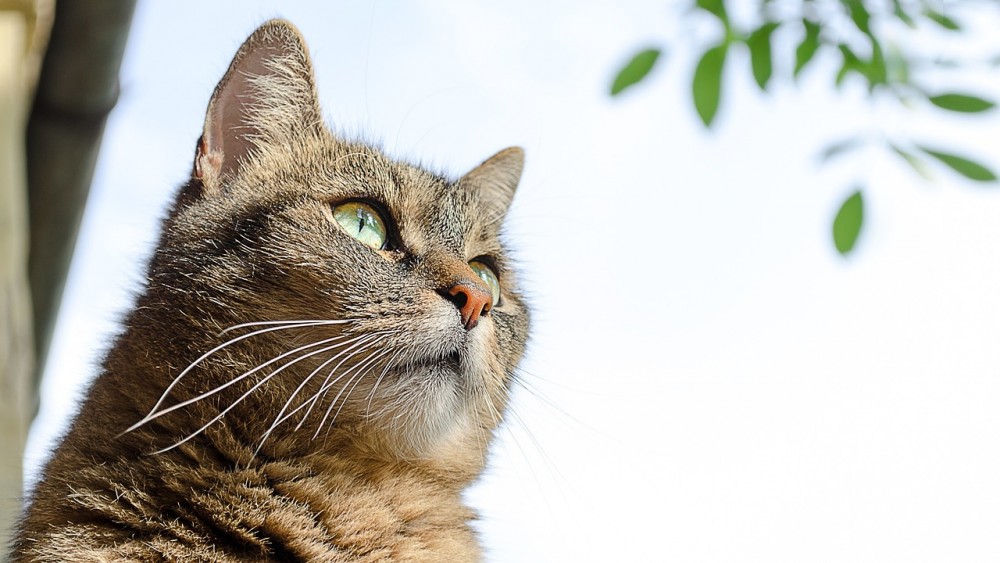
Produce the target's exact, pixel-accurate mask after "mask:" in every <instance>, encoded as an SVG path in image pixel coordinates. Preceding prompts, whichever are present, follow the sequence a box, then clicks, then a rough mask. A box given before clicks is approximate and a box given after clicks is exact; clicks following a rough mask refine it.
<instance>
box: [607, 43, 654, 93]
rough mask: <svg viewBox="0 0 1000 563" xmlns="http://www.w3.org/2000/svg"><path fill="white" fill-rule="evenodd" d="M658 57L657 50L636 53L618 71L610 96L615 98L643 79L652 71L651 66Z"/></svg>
mask: <svg viewBox="0 0 1000 563" xmlns="http://www.w3.org/2000/svg"><path fill="white" fill-rule="evenodd" d="M659 57H660V50H659V49H646V50H643V51H639V52H638V53H636V55H635V56H634V57H632V60H630V61H629V62H628V64H626V65H625V66H624V67H622V69H621V70H620V71H618V76H616V77H615V81H614V82H613V83H612V84H611V95H612V96H617V95H618V94H620V93H621V92H622V90H625V89H626V88H628V87H629V86H632V85H634V84H636V83H637V82H639V81H640V80H642V79H643V78H645V77H646V75H647V74H649V71H651V70H653V65H655V64H656V60H657V59H658V58H659Z"/></svg>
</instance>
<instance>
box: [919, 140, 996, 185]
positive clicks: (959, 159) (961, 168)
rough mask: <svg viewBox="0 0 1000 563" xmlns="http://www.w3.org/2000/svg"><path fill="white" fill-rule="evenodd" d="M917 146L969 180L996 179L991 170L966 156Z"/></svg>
mask: <svg viewBox="0 0 1000 563" xmlns="http://www.w3.org/2000/svg"><path fill="white" fill-rule="evenodd" d="M917 148H918V149H920V150H921V151H923V152H925V153H927V154H928V155H930V156H933V157H934V158H936V159H938V160H939V161H940V162H941V163H942V164H944V165H946V166H947V167H949V168H951V169H952V170H954V171H955V172H958V173H959V174H961V175H962V176H965V177H966V178H968V179H970V180H975V181H977V182H995V181H996V180H997V175H996V174H994V173H993V171H992V170H990V169H989V168H987V167H985V166H983V165H982V164H979V163H978V162H973V161H971V160H969V159H968V158H966V157H963V156H958V155H955V154H951V153H946V152H941V151H938V150H934V149H929V148H927V147H923V146H917Z"/></svg>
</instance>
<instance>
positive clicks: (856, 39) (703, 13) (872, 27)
mask: <svg viewBox="0 0 1000 563" xmlns="http://www.w3.org/2000/svg"><path fill="white" fill-rule="evenodd" d="M732 4H734V3H733V2H730V3H729V4H727V3H726V2H725V0H695V2H694V3H693V4H691V5H690V7H689V9H688V10H687V11H686V12H685V16H684V17H686V18H689V19H691V20H697V19H701V18H709V19H712V20H714V21H715V22H716V25H715V27H716V28H717V31H716V32H715V37H714V38H713V39H712V40H710V41H709V42H708V43H707V44H706V45H703V46H702V48H701V53H700V55H698V57H697V64H696V65H695V68H694V73H693V76H692V79H691V98H692V101H693V104H694V109H695V111H696V112H697V115H698V117H699V118H700V120H701V122H702V123H703V124H704V125H705V127H712V126H713V124H714V123H715V121H716V116H717V115H718V110H719V106H720V103H721V102H722V99H723V93H724V84H723V82H724V72H723V71H724V69H725V66H726V61H727V59H729V56H728V55H729V54H730V53H731V52H732V51H733V50H735V49H746V50H747V51H748V53H749V61H750V69H749V70H750V72H751V73H752V75H753V79H754V82H755V83H756V84H757V86H758V87H759V88H760V90H761V91H763V92H767V90H768V87H769V85H770V84H771V82H772V79H774V77H775V64H774V60H775V57H776V56H777V55H778V54H777V53H775V52H774V47H775V45H780V43H778V42H776V41H774V37H775V35H776V34H778V33H789V34H793V35H794V36H795V37H796V41H794V42H792V43H786V44H788V45H793V46H794V53H789V55H790V56H791V57H792V58H793V60H794V65H793V66H792V67H791V69H790V73H789V74H790V76H786V77H784V78H786V79H790V80H791V81H793V82H795V81H797V80H798V79H799V77H800V75H801V74H802V73H803V71H804V70H805V69H806V68H808V67H809V66H810V64H811V63H812V62H813V61H815V60H816V59H817V58H819V56H822V55H825V54H826V53H832V54H833V55H834V56H835V57H837V58H839V64H838V65H836V66H835V67H834V74H833V76H832V77H829V76H828V77H826V79H827V80H830V81H831V82H832V84H833V86H834V87H835V88H836V89H837V90H838V91H842V90H843V89H844V87H845V84H846V83H848V82H849V81H851V80H858V81H860V82H861V83H862V84H864V86H865V88H866V90H867V96H868V99H869V102H870V103H871V104H873V105H875V104H884V103H890V104H896V105H899V106H902V107H906V108H911V109H913V110H915V111H922V110H925V109H933V110H939V111H944V112H952V113H956V114H977V113H981V112H986V111H991V110H993V109H994V108H995V107H996V102H995V101H993V100H992V99H989V98H988V97H987V96H984V95H982V94H980V93H976V92H964V91H930V90H928V89H927V88H925V87H924V86H922V81H921V77H922V75H924V74H926V73H928V72H929V71H932V70H936V71H941V70H944V71H947V70H961V69H965V68H968V67H971V66H975V65H986V66H987V67H989V68H995V67H997V66H1000V56H997V55H993V56H985V57H982V58H980V59H976V60H973V59H954V58H943V57H936V58H931V59H927V58H925V57H921V56H919V55H915V54H913V53H912V52H911V51H912V47H913V46H914V45H916V44H917V43H918V42H919V40H920V36H921V35H920V34H921V33H922V32H923V31H925V30H926V29H927V28H928V27H933V28H939V29H941V30H944V31H946V32H948V33H951V34H953V35H954V38H955V41H960V40H961V39H962V31H963V22H962V21H961V18H959V17H957V16H956V15H954V14H953V12H954V13H969V12H974V11H975V10H985V9H989V10H993V11H996V10H997V7H998V4H997V3H993V2H976V1H974V0H965V1H955V2H949V3H945V2H941V1H940V0H938V1H930V0H915V1H912V0H911V1H907V0H875V1H873V0H870V1H865V0H790V1H785V2H782V1H779V0H759V1H757V2H755V3H754V4H753V9H752V13H751V14H752V15H751V17H750V21H749V22H742V21H741V22H737V21H736V18H733V17H731V15H730V8H731V6H730V5H732ZM692 23H694V22H692ZM666 49H667V47H665V46H660V47H650V48H645V49H643V50H641V51H639V52H638V53H636V54H635V55H633V56H632V57H631V59H630V60H629V61H628V62H627V63H626V64H625V65H624V66H623V67H622V68H621V70H620V71H619V72H618V74H617V75H616V77H615V79H614V81H613V83H612V85H611V95H612V96H617V95H620V94H621V93H622V92H624V91H626V90H627V89H629V88H630V87H632V86H634V85H636V84H638V83H640V82H642V81H643V80H644V79H645V78H646V77H647V76H648V75H649V73H650V71H652V70H653V68H654V67H655V66H656V64H657V63H658V62H659V61H660V60H662V58H663V57H661V55H662V54H663V53H664V52H665V51H666ZM870 146H876V147H878V148H880V149H881V150H882V151H883V152H884V153H885V154H886V155H888V156H889V157H891V158H895V159H898V161H899V162H900V163H901V164H903V165H905V166H908V167H910V168H912V169H913V171H914V172H916V173H917V174H918V175H919V176H921V177H922V178H924V179H925V180H930V179H931V172H930V170H931V166H930V164H929V163H936V164H937V165H940V166H943V167H945V168H947V169H950V170H951V171H952V172H953V173H956V174H959V175H961V176H964V177H965V178H967V179H969V180H971V181H974V182H980V183H990V184H995V183H996V182H997V175H996V173H995V172H994V170H993V167H992V166H991V165H990V164H989V163H984V162H979V161H978V160H977V159H976V158H975V157H974V156H969V155H967V154H966V153H967V149H966V148H964V147H963V148H959V149H955V148H952V147H948V146H941V143H940V142H938V141H935V140H934V139H911V138H897V137H894V136H892V135H891V134H889V132H887V131H882V130H879V129H878V128H873V129H866V130H865V131H859V132H858V133H857V134H856V135H853V136H850V137H848V138H845V139H839V140H835V141H832V142H830V143H829V144H828V145H827V146H825V147H822V148H821V150H820V153H819V154H820V160H821V161H822V162H829V161H831V160H834V159H835V158H839V157H842V156H850V154H851V153H856V152H857V149H860V148H864V147H870ZM867 189H869V187H868V186H867V182H865V181H861V182H860V183H859V185H858V186H855V187H854V188H853V189H852V190H850V195H849V196H848V197H847V198H846V199H845V200H844V201H843V202H842V203H841V204H840V207H839V210H838V211H837V213H836V215H835V217H834V219H833V222H832V238H833V243H834V246H835V247H836V248H837V250H838V251H839V252H840V253H841V254H843V255H847V254H849V253H850V252H851V251H852V250H853V249H854V246H855V243H856V242H857V240H858V237H859V235H860V234H861V231H862V228H863V225H864V216H865V215H864V207H865V203H864V201H865V196H864V194H865V192H866V190H867Z"/></svg>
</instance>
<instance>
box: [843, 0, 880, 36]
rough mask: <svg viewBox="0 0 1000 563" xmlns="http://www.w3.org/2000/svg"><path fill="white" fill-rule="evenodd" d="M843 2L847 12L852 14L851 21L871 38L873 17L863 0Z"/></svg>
mask: <svg viewBox="0 0 1000 563" xmlns="http://www.w3.org/2000/svg"><path fill="white" fill-rule="evenodd" d="M841 2H843V4H844V6H846V7H847V11H848V12H849V13H850V14H851V21H853V22H854V26H855V27H857V28H858V31H860V32H861V33H864V34H865V35H867V36H869V37H871V36H872V28H871V19H872V15H871V14H870V13H869V12H868V9H867V8H865V5H864V3H862V1H861V0H841Z"/></svg>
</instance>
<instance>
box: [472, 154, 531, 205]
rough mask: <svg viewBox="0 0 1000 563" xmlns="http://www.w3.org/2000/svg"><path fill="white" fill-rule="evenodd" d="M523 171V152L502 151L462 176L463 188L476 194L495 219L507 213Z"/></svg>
mask: <svg viewBox="0 0 1000 563" xmlns="http://www.w3.org/2000/svg"><path fill="white" fill-rule="evenodd" d="M523 169H524V149H522V148H521V147H510V148H507V149H504V150H502V151H500V152H498V153H496V154H495V155H493V156H491V157H490V158H488V159H486V161H485V162H483V163H482V164H480V165H479V166H477V167H475V168H474V169H472V171H471V172H469V173H468V174H466V175H465V176H462V179H461V180H460V183H461V185H462V186H463V187H464V189H467V190H473V191H476V192H478V193H479V196H478V197H479V199H480V201H482V202H483V203H484V204H485V205H487V206H488V207H489V208H491V209H492V210H493V211H494V212H495V213H496V214H497V215H498V216H502V215H503V214H505V213H507V209H508V208H509V207H510V202H511V201H512V200H513V199H514V192H515V191H516V190H517V184H518V182H520V181H521V171H522V170H523Z"/></svg>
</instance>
